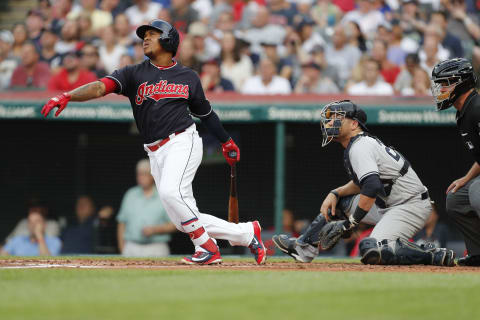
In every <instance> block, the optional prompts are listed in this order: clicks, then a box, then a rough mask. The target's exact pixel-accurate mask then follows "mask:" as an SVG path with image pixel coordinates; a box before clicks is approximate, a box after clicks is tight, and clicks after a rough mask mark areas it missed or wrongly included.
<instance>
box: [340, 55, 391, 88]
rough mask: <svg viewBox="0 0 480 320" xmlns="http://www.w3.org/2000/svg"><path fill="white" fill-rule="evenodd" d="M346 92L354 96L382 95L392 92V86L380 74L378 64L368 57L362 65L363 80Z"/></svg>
mask: <svg viewBox="0 0 480 320" xmlns="http://www.w3.org/2000/svg"><path fill="white" fill-rule="evenodd" d="M347 93H348V94H350V95H355V96H383V95H391V94H393V88H392V86H391V85H390V84H388V83H386V82H385V81H383V78H382V77H381V76H380V64H379V63H378V62H377V61H375V60H374V59H373V58H369V59H367V60H366V62H365V66H364V81H361V82H359V83H356V84H354V85H352V86H351V87H349V88H348V89H347Z"/></svg>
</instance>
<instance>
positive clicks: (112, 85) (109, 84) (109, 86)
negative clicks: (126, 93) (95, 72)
mask: <svg viewBox="0 0 480 320" xmlns="http://www.w3.org/2000/svg"><path fill="white" fill-rule="evenodd" d="M98 81H101V82H103V84H104V85H105V94H109V93H112V92H115V91H117V83H116V82H115V81H113V80H112V79H110V78H102V79H99V80H98Z"/></svg>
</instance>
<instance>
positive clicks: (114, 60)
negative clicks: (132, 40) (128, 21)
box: [98, 26, 127, 74]
mask: <svg viewBox="0 0 480 320" xmlns="http://www.w3.org/2000/svg"><path fill="white" fill-rule="evenodd" d="M101 35H102V40H103V44H102V45H101V46H100V48H99V50H98V52H99V54H100V60H101V61H102V64H103V66H104V67H105V70H107V73H109V74H110V73H112V72H113V71H115V70H116V69H118V66H119V64H120V57H121V56H122V55H124V54H125V53H127V50H126V48H125V47H124V46H122V45H120V44H118V43H117V38H116V35H115V31H114V28H113V26H108V27H105V28H104V29H103V31H102V33H101Z"/></svg>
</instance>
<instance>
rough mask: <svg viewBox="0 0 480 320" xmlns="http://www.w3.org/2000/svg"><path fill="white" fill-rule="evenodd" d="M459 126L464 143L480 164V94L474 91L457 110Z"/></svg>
mask: <svg viewBox="0 0 480 320" xmlns="http://www.w3.org/2000/svg"><path fill="white" fill-rule="evenodd" d="M456 118H457V128H458V130H459V131H460V135H461V136H462V139H463V143H465V146H466V147H467V149H468V150H469V151H470V152H471V153H472V155H473V157H474V158H475V161H477V163H478V164H480V135H479V133H480V96H479V95H478V93H477V91H475V90H474V91H473V92H472V93H471V94H470V95H469V96H468V97H467V99H466V100H465V103H464V104H463V108H462V110H460V111H457V116H456Z"/></svg>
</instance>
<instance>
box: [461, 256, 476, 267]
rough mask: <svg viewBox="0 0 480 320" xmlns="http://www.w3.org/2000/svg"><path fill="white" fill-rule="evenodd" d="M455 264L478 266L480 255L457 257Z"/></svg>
mask: <svg viewBox="0 0 480 320" xmlns="http://www.w3.org/2000/svg"><path fill="white" fill-rule="evenodd" d="M457 264H458V265H459V266H462V267H480V255H476V256H471V255H467V256H465V257H462V258H458V260H457Z"/></svg>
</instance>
